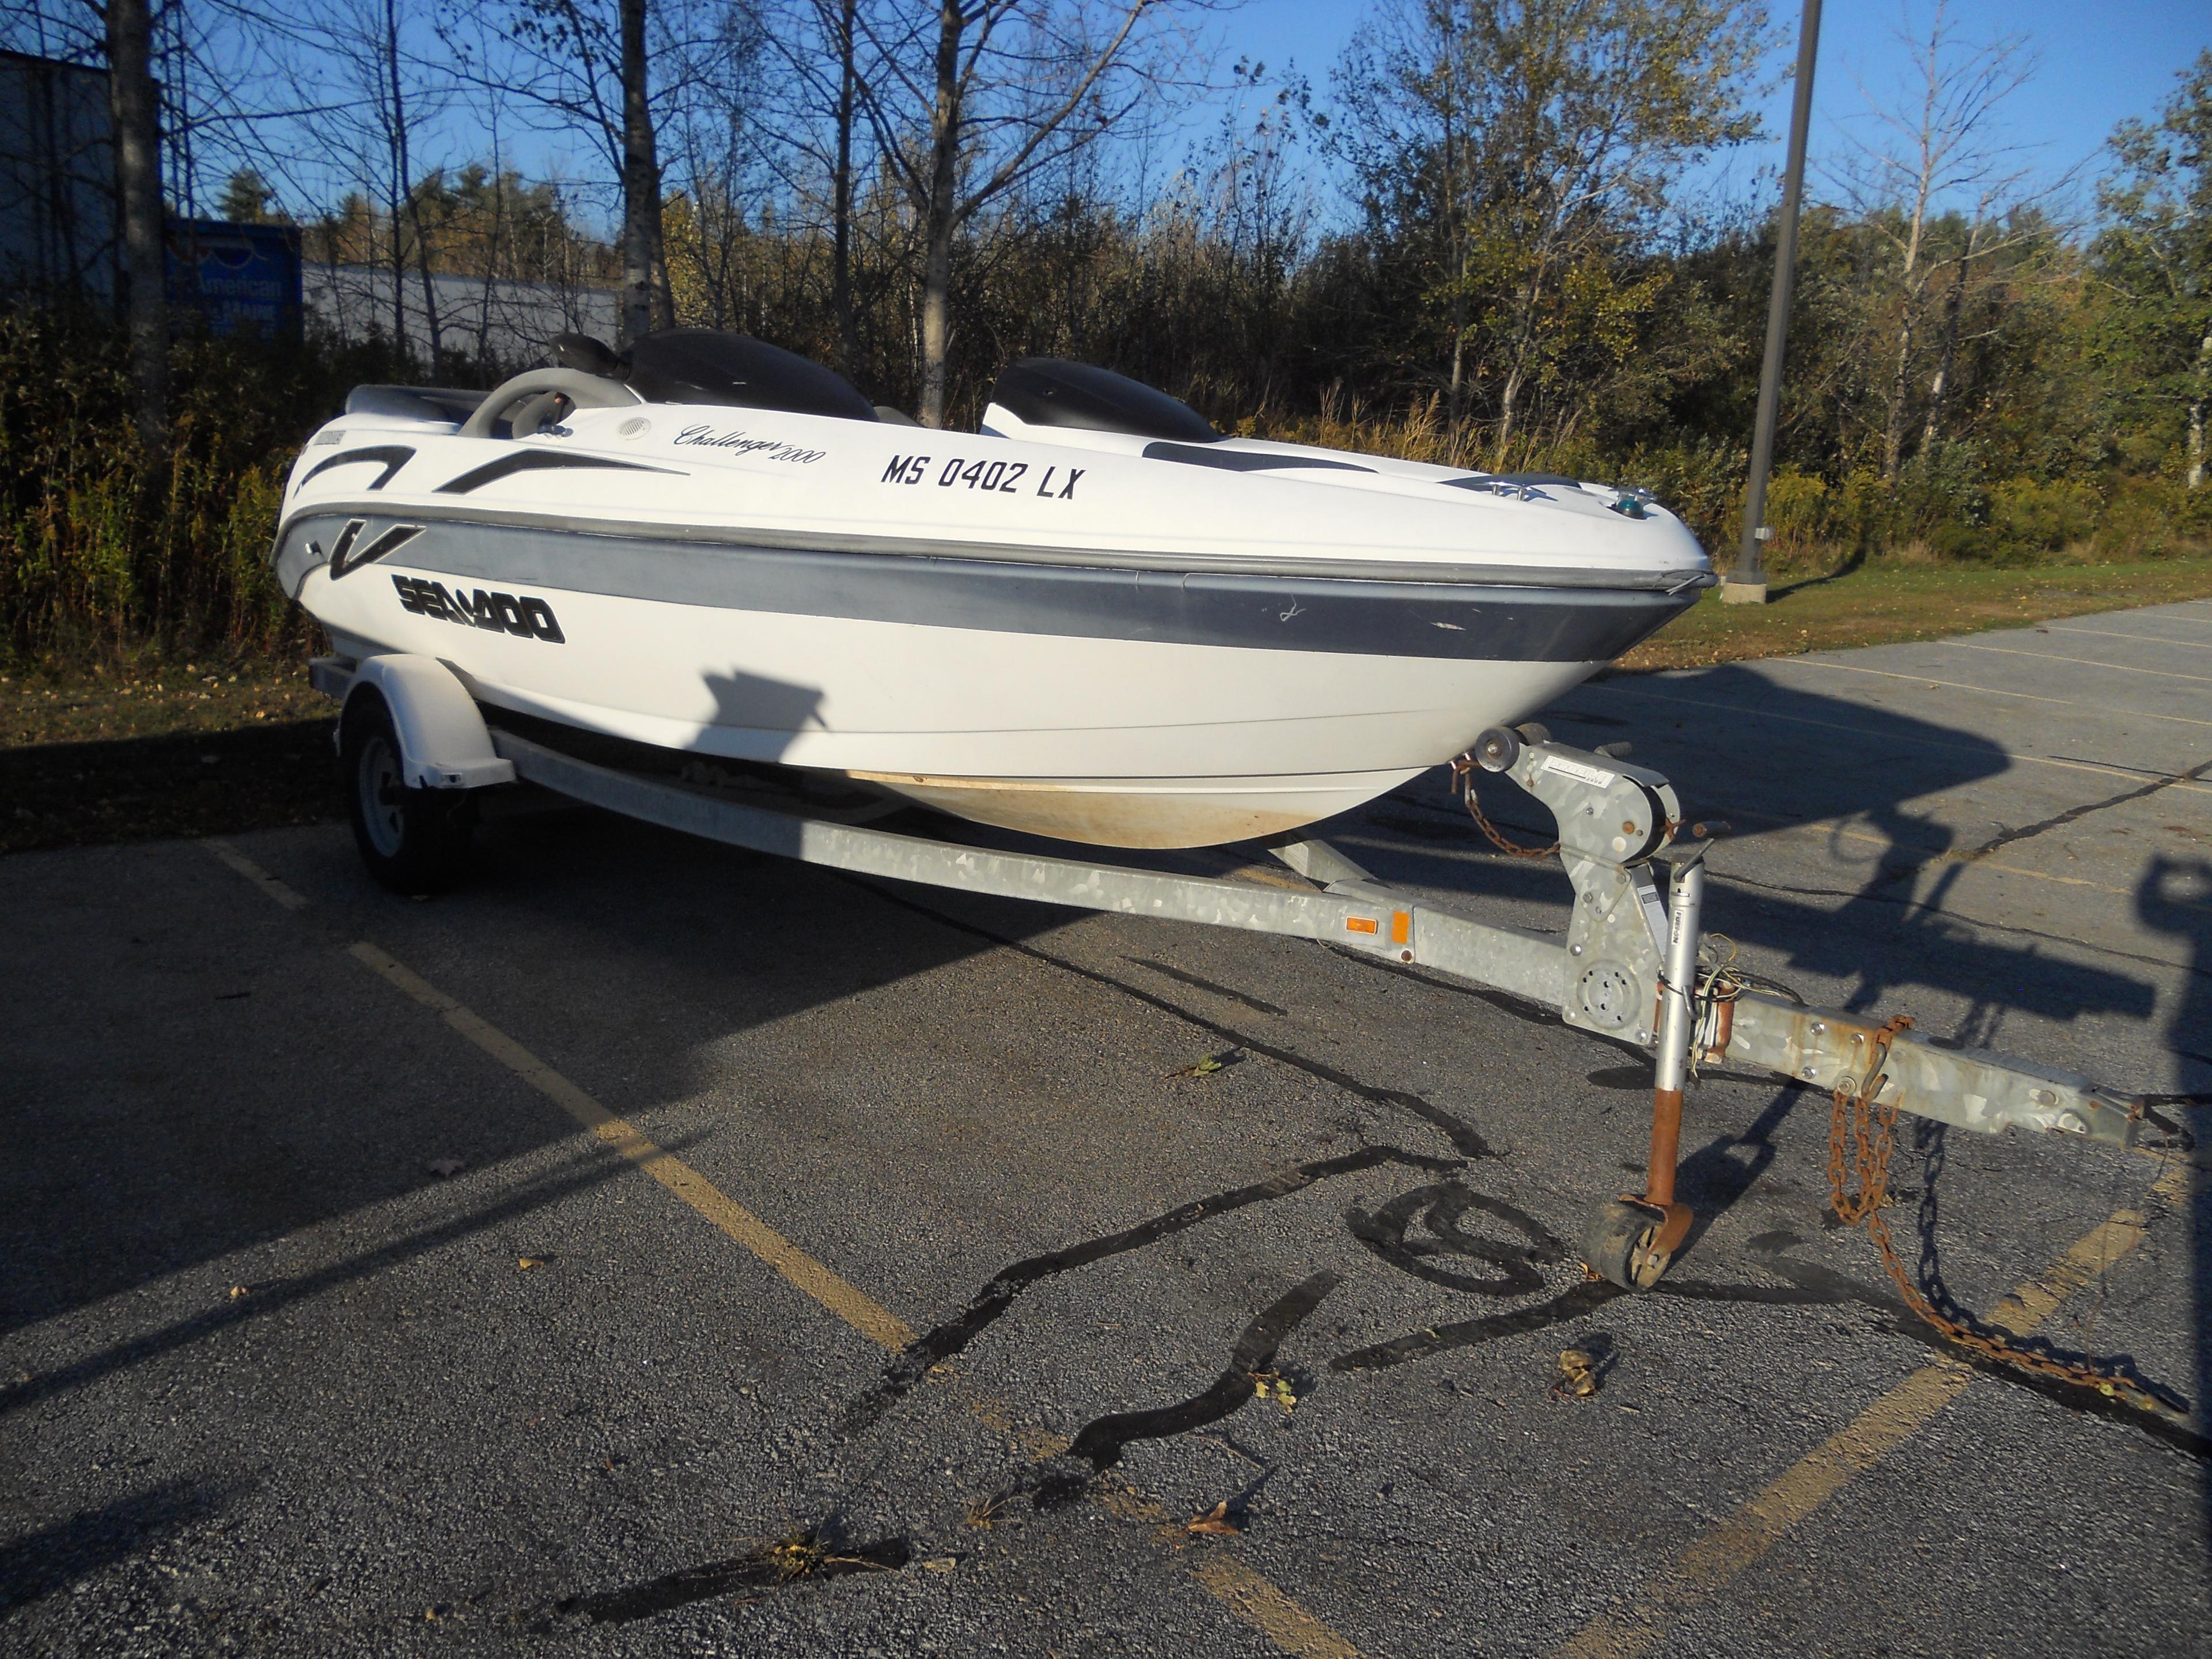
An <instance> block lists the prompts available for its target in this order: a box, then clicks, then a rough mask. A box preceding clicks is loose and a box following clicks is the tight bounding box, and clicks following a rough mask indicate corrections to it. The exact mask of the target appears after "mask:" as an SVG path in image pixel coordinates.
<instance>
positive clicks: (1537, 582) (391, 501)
mask: <svg viewBox="0 0 2212 1659" xmlns="http://www.w3.org/2000/svg"><path fill="white" fill-rule="evenodd" d="M325 515H346V516H352V517H360V518H374V519H389V520H409V521H414V520H421V521H422V522H424V523H428V524H441V523H443V524H477V525H488V526H501V527H507V528H513V529H521V530H550V531H557V532H562V533H565V534H569V535H577V536H599V537H606V538H618V539H636V538H641V537H643V538H654V537H659V538H666V539H668V540H671V541H677V542H684V543H690V544H700V545H706V546H723V547H732V548H738V549H744V548H759V549H763V550H769V551H775V552H800V553H827V554H844V555H850V556H858V557H871V556H872V557H889V558H921V559H947V560H958V561H962V562H972V563H987V564H1006V565H1025V564H1026V565H1056V566H1061V567H1066V568H1077V569H1091V570H1149V571H1159V572H1167V573H1170V574H1173V573H1188V574H1194V575H1231V576H1249V577H1260V578H1272V579H1276V580H1312V581H1365V582H1378V583H1383V584H1387V585H1392V586H1399V585H1403V586H1439V587H1484V588H1522V589H1528V590H1532V591H1538V592H1541V591H1542V590H1544V589H1547V588H1563V589H1575V590H1585V591H1587V590H1598V591H1604V590H1612V591H1615V592H1632V593H1652V592H1656V593H1665V594H1669V595H1673V594H1680V593H1684V592H1690V591H1692V590H1693V589H1698V588H1705V587H1711V586H1714V585H1715V584H1716V583H1717V582H1718V581H1719V580H1720V578H1719V576H1718V574H1717V573H1716V572H1715V571H1714V570H1713V569H1712V568H1711V565H1710V564H1708V565H1707V566H1706V567H1705V568H1703V569H1699V568H1671V569H1619V568H1607V567H1603V566H1593V565H1579V566H1570V567H1566V568H1545V567H1542V566H1538V565H1528V564H1507V565H1498V564H1442V563H1434V562H1429V561H1425V560H1382V559H1313V558H1300V559H1295V560H1291V559H1266V558H1254V557H1246V556H1222V555H1193V554H1188V553H1150V552H1143V551H1139V550H1134V549H1122V548H1101V547H1087V548H1057V547H1045V546H1041V545H1037V544H1027V543H1011V542H973V541H954V540H950V539H941V538H933V537H920V536H878V535H871V534H866V533H864V532H863V533H854V532H844V531H799V530H776V529H768V528H763V527H757V526H753V527H748V526H724V525H704V524H699V523H696V522H691V523H685V522H680V521H679V522H675V523H671V522H667V521H665V520H652V519H628V520H618V519H596V518H595V519H584V518H579V517H576V516H574V515H573V514H569V513H537V512H530V511H527V510H520V509H514V508H508V507H469V506H461V505H459V504H448V503H446V502H443V501H440V502H436V503H435V504H432V503H426V502H420V501H409V500H407V499H406V498H405V497H404V496H396V495H377V496H375V497H373V498H368V499H362V498H359V497H353V498H343V497H340V498H331V499H328V500H319V501H302V502H300V503H298V504H296V505H295V506H294V507H292V508H291V510H290V511H289V512H288V513H286V514H285V515H284V517H283V520H282V522H280V523H279V525H278V526H277V528H276V537H275V539H274V540H273V541H272V543H271V544H270V550H269V562H270V565H271V566H272V567H273V566H275V565H276V562H277V561H278V560H279V558H281V556H282V555H283V549H284V546H285V544H286V543H287V542H288V541H289V539H290V538H291V536H292V534H293V532H295V530H296V529H297V528H298V527H299V526H300V524H301V521H302V520H306V519H309V518H313V517H322V516H325Z"/></svg>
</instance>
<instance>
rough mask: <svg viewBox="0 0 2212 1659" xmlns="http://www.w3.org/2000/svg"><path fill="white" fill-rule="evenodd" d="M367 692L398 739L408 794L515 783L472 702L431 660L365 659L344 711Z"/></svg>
mask: <svg viewBox="0 0 2212 1659" xmlns="http://www.w3.org/2000/svg"><path fill="white" fill-rule="evenodd" d="M372 692H374V693H375V694H376V695H379V696H382V697H383V699H384V703H385V707H386V708H389V709H390V710H391V711H392V727H393V729H394V730H395V731H397V732H398V734H399V751H400V764H401V766H402V767H403V768H404V770H405V772H406V777H407V785H408V787H410V789H483V788H487V787H489V786H491V785H492V784H495V783H513V781H514V763H513V761H509V760H501V758H500V757H499V754H498V751H497V750H494V749H493V747H492V746H491V733H490V732H489V731H488V730H487V729H486V728H485V726H484V722H483V714H482V713H481V712H480V711H479V710H478V709H477V704H476V699H475V698H473V697H471V696H470V695H469V689H468V687H467V686H465V685H464V684H461V680H460V677H459V675H457V674H456V673H454V672H453V670H452V669H450V668H448V667H447V666H446V665H445V664H443V663H442V662H440V661H439V660H438V659H436V658H435V657H423V656H416V655H412V654H408V653H397V652H395V653H388V654H386V655H382V656H374V657H364V658H363V659H362V660H361V662H360V664H359V665H356V668H355V669H354V671H353V683H352V684H350V685H349V686H348V687H347V688H346V693H345V706H346V707H347V708H352V707H353V703H354V699H355V698H356V697H361V696H368V695H370V694H371V693H372Z"/></svg>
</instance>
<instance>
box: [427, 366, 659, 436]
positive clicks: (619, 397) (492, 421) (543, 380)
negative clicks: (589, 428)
mask: <svg viewBox="0 0 2212 1659" xmlns="http://www.w3.org/2000/svg"><path fill="white" fill-rule="evenodd" d="M547 392H557V393H559V394H560V395H561V396H562V397H563V398H567V399H568V401H569V402H570V403H571V404H574V405H575V406H576V407H577V408H578V409H621V408H623V407H625V406H627V405H629V404H639V403H643V402H644V401H645V399H643V398H641V397H639V396H638V395H637V393H635V392H633V391H631V390H630V389H629V387H628V386H624V385H623V383H622V382H621V381H620V380H607V379H605V377H603V376H601V375H598V374H585V373H584V372H583V371H582V370H581V369H575V368H533V369H531V370H529V371H528V372H527V373H526V374H518V375H516V376H515V377H514V378H513V380H503V381H501V383H500V384H499V385H498V386H495V387H493V388H492V390H491V392H489V394H488V395H487V396H486V397H485V398H484V400H483V402H482V403H480V404H477V412H476V413H475V414H473V415H471V416H469V418H468V419H467V420H466V421H464V422H462V423H461V431H460V435H461V436H462V437H464V438H489V437H490V436H491V435H492V428H493V427H494V426H495V425H497V424H498V422H499V419H500V417H501V416H502V415H505V414H506V413H507V410H510V409H513V407H514V406H515V405H516V404H520V403H522V402H524V401H526V399H529V398H541V397H544V395H545V394H546V393H547ZM536 429H537V428H535V427H533V428H532V431H535V430H536ZM529 435H530V434H529V433H526V432H520V431H518V432H517V433H516V434H515V436H517V437H518V438H526V437H528V436H529Z"/></svg>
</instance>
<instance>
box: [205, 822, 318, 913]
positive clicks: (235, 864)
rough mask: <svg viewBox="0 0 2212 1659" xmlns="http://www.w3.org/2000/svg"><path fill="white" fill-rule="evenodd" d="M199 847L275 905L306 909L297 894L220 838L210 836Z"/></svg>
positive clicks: (304, 902) (305, 904) (305, 903)
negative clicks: (266, 895) (220, 861)
mask: <svg viewBox="0 0 2212 1659" xmlns="http://www.w3.org/2000/svg"><path fill="white" fill-rule="evenodd" d="M200 845H201V846H203V847H204V848H207V849H208V851H209V852H210V853H212V854H215V856H216V858H218V859H220V860H222V862H223V863H225V864H227V865H228V866H230V867H231V868H232V869H233V870H234V871H236V872H238V873H239V874H240V875H241V876H244V877H245V878H246V880H248V881H250V882H252V884H254V885H255V886H256V887H258V888H259V889H260V890H262V891H263V892H264V893H266V894H268V895H269V896H270V898H272V899H275V900H276V902H277V903H279V904H281V905H283V907H284V908H286V909H287V910H304V909H306V908H307V900H306V899H304V898H302V897H301V896H300V895H299V894H297V893H295V892H294V891H293V890H291V889H290V888H289V887H287V886H286V885H285V884H283V882H281V881H279V880H277V879H276V877H274V876H272V875H270V873H269V872H267V871H266V870H264V869H263V868H262V867H261V866H259V865H258V864H256V863H255V862H254V861H253V860H252V859H250V858H248V857H246V854H243V853H241V852H240V851H239V850H238V848H235V847H233V846H232V845H231V844H230V843H229V842H227V841H224V840H222V839H221V838H220V837H217V836H209V837H208V838H207V839H206V840H204V841H203V842H201V843H200Z"/></svg>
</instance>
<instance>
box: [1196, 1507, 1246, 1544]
mask: <svg viewBox="0 0 2212 1659" xmlns="http://www.w3.org/2000/svg"><path fill="white" fill-rule="evenodd" d="M1183 1530H1184V1531H1185V1532H1188V1533H1197V1534H1202V1535H1204V1536H1206V1537H1208V1538H1234V1537H1236V1536H1237V1534H1239V1533H1241V1532H1243V1530H1244V1528H1242V1527H1240V1526H1238V1525H1237V1522H1234V1521H1232V1520H1231V1519H1230V1516H1229V1500H1228V1499H1227V1498H1224V1499H1222V1501H1221V1502H1219V1503H1218V1504H1215V1505H1214V1506H1213V1507H1212V1509H1210V1510H1206V1513H1205V1514H1204V1515H1200V1516H1193V1517H1192V1518H1191V1519H1190V1520H1189V1521H1188V1522H1186V1523H1185V1524H1184V1526H1183Z"/></svg>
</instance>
